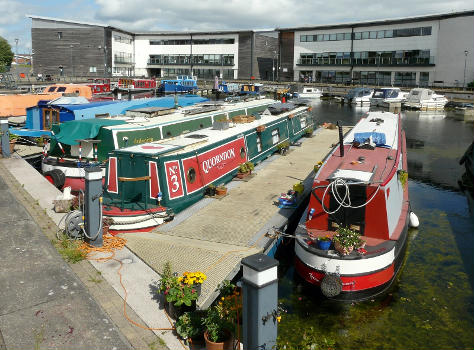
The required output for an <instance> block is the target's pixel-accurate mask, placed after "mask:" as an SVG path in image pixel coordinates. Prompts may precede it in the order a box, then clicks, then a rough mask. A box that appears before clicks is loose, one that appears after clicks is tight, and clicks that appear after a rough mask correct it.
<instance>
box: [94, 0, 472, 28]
mask: <svg viewBox="0 0 474 350" xmlns="http://www.w3.org/2000/svg"><path fill="white" fill-rule="evenodd" d="M95 2H96V5H97V6H98V9H97V12H96V16H95V17H96V19H97V20H99V21H101V22H105V23H108V24H110V25H112V26H116V27H119V28H122V29H126V30H130V31H153V30H178V31H186V30H220V29H221V30H225V29H231V30H232V29H256V28H275V27H280V28H283V27H299V26H304V25H320V24H330V23H344V22H356V21H370V20H377V19H385V18H395V17H407V16H416V15H425V14H431V13H445V12H451V11H460V10H465V9H472V3H471V2H472V1H471V0H454V1H450V2H447V1H445V0H418V1H416V2H414V1H412V0H400V1H399V2H397V6H387V3H386V2H383V1H379V2H374V1H373V0H358V1H353V0H339V1H323V0H300V1H293V0H251V1H249V0H227V1H225V2H224V1H215V0H199V1H195V0H192V1H190V0H184V1H168V0H167V1H164V0H135V1H129V0H114V1H110V0H95Z"/></svg>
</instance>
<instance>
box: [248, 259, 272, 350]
mask: <svg viewBox="0 0 474 350" xmlns="http://www.w3.org/2000/svg"><path fill="white" fill-rule="evenodd" d="M242 266H243V277H242V289H243V311H242V318H243V345H244V350H254V349H267V350H269V349H274V348H275V347H276V339H277V333H278V332H277V330H278V328H277V325H278V274H277V272H278V271H277V268H278V261H277V260H275V259H273V258H270V257H268V256H266V255H265V254H255V255H251V256H248V257H246V258H244V259H242Z"/></svg>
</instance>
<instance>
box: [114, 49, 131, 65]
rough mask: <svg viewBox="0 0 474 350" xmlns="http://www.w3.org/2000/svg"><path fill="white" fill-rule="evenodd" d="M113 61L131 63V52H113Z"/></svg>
mask: <svg viewBox="0 0 474 350" xmlns="http://www.w3.org/2000/svg"><path fill="white" fill-rule="evenodd" d="M114 63H124V64H132V63H133V60H132V54H131V53H128V52H115V53H114Z"/></svg>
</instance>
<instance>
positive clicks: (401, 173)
mask: <svg viewBox="0 0 474 350" xmlns="http://www.w3.org/2000/svg"><path fill="white" fill-rule="evenodd" d="M397 174H398V181H400V184H401V185H402V187H403V189H405V186H406V184H407V182H408V173H407V172H406V171H405V170H398V171H397Z"/></svg>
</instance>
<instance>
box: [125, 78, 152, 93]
mask: <svg viewBox="0 0 474 350" xmlns="http://www.w3.org/2000/svg"><path fill="white" fill-rule="evenodd" d="M154 89H156V80H155V79H132V78H120V79H119V81H118V90H127V91H137V90H154Z"/></svg>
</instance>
